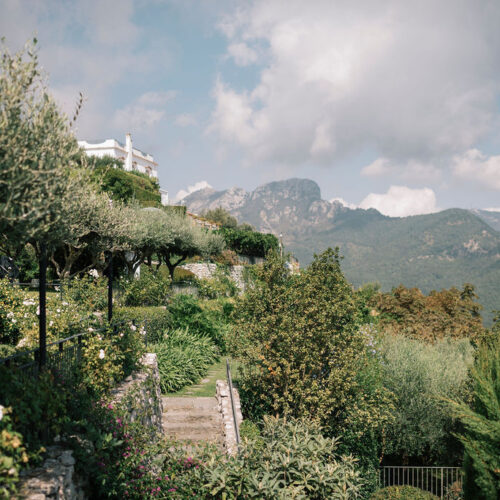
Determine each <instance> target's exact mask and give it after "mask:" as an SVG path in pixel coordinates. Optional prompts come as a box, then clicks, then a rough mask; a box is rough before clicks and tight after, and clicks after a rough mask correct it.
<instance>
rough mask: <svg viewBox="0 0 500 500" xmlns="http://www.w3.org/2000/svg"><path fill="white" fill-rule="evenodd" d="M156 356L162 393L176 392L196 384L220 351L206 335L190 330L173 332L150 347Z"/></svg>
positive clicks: (216, 358)
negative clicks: (193, 332) (194, 333)
mask: <svg viewBox="0 0 500 500" xmlns="http://www.w3.org/2000/svg"><path fill="white" fill-rule="evenodd" d="M152 350H153V352H155V353H156V355H157V357H158V369H159V371H160V386H161V390H162V392H163V393H167V392H175V391H178V390H179V389H182V388H183V387H184V386H186V385H189V384H193V383H195V382H198V380H199V379H200V378H201V377H203V376H204V375H205V374H206V372H207V370H208V367H209V366H211V365H212V364H213V363H215V362H216V361H217V360H218V358H219V351H218V349H217V347H216V346H215V345H214V344H213V343H212V341H211V339H210V338H209V337H206V336H200V335H193V334H192V333H191V332H190V331H189V330H187V329H186V330H174V331H171V332H170V333H169V334H166V335H165V336H164V338H163V340H162V341H161V342H160V343H158V344H155V345H154V346H153V348H152Z"/></svg>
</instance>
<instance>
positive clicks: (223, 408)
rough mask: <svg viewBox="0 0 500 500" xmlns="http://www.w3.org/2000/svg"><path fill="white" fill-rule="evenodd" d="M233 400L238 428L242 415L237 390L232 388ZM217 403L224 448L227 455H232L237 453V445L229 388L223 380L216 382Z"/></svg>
mask: <svg viewBox="0 0 500 500" xmlns="http://www.w3.org/2000/svg"><path fill="white" fill-rule="evenodd" d="M233 398H234V406H235V410H236V421H237V422H238V427H239V426H240V425H241V422H243V415H242V414H241V404H240V395H239V394H238V390H237V389H235V388H234V387H233ZM217 403H218V404H219V412H220V413H221V414H222V422H223V425H224V446H225V448H226V452H227V454H228V455H234V454H236V452H237V451H238V444H237V442H236V429H235V428H234V419H233V409H232V407H231V398H230V396H229V386H228V384H227V382H226V381H224V380H217Z"/></svg>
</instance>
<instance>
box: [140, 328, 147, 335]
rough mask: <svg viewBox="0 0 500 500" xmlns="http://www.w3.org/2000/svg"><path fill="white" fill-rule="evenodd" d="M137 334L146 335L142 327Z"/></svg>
mask: <svg viewBox="0 0 500 500" xmlns="http://www.w3.org/2000/svg"><path fill="white" fill-rule="evenodd" d="M139 333H140V334H141V335H146V329H145V328H144V327H143V326H141V329H140V330H139Z"/></svg>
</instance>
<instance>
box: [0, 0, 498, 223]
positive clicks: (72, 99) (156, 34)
mask: <svg viewBox="0 0 500 500" xmlns="http://www.w3.org/2000/svg"><path fill="white" fill-rule="evenodd" d="M0 12H1V15H0V36H3V37H5V44H6V46H7V47H8V48H9V49H10V50H11V51H15V50H19V49H20V48H21V47H22V46H23V44H24V43H25V42H26V41H27V40H29V39H31V38H33V37H34V36H36V38H37V40H38V48H39V60H40V64H41V66H42V67H43V68H44V70H45V72H46V74H47V78H48V85H49V88H50V90H51V92H52V93H53V95H54V97H55V98H56V99H57V101H58V102H59V103H60V105H61V107H62V109H63V110H64V111H65V112H66V113H68V114H69V115H72V113H73V110H74V108H75V106H76V102H77V100H78V95H79V92H82V93H83V94H84V96H85V101H84V105H83V109H82V111H81V114H80V116H79V118H78V121H77V127H76V131H77V136H78V139H81V140H88V141H93V140H98V139H106V138H111V137H113V138H116V139H118V140H120V141H121V142H124V140H125V134H126V133H127V132H130V133H131V134H132V138H133V141H134V146H135V147H137V148H139V149H141V150H142V151H146V152H148V153H150V154H152V155H153V156H154V158H155V160H156V161H157V162H158V164H159V179H160V184H161V187H162V188H164V189H167V190H168V191H169V193H170V197H171V199H175V198H176V196H177V194H178V193H179V195H178V197H182V196H183V195H185V194H187V193H189V192H191V191H193V190H195V189H200V188H202V187H205V186H207V185H210V186H212V187H213V188H214V189H217V190H222V189H227V188H229V187H232V186H239V187H242V188H244V189H246V190H252V189H254V188H255V187H257V186H258V185H261V184H264V183H266V182H270V181H274V180H281V179H287V178H291V177H300V178H309V179H313V180H314V181H316V182H317V183H318V184H319V186H320V188H321V192H322V196H323V198H324V199H329V200H331V199H339V200H342V201H343V203H345V204H346V205H348V206H352V207H358V206H359V207H361V208H369V207H374V208H377V209H379V210H380V211H381V212H382V213H385V214H387V215H392V216H405V215H416V214H420V213H430V212H435V211H438V210H441V209H445V208H450V207H462V208H483V209H496V210H499V211H500V126H499V125H500V64H498V62H499V61H500V30H499V29H498V26H500V2H499V1H497V0H492V1H488V0H469V1H465V0H440V1H439V2H436V1H435V0H431V1H428V0H421V1H419V2H401V1H400V0H394V1H392V0H386V1H369V0H366V1H363V0H361V1H358V2H352V1H350V0H345V1H344V0H325V1H323V0H308V1H304V0H283V1H281V0H254V1H253V0H247V1H237V0H43V1H40V0H0Z"/></svg>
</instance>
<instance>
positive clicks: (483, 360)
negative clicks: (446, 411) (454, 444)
mask: <svg viewBox="0 0 500 500" xmlns="http://www.w3.org/2000/svg"><path fill="white" fill-rule="evenodd" d="M471 373H472V379H473V401H472V404H471V405H470V406H469V405H467V404H464V403H463V402H461V401H460V400H459V399H458V398H457V399H458V401H457V402H455V403H452V411H453V414H454V416H455V417H457V418H458V419H459V420H460V422H461V423H462V426H463V428H462V429H461V431H460V432H459V433H458V435H457V437H458V438H459V439H460V441H461V442H462V444H463V445H464V448H465V457H464V471H465V477H464V486H463V489H464V495H465V498H466V499H474V500H488V499H490V498H498V494H499V492H500V474H499V472H500V454H499V450H500V338H498V337H497V339H496V340H495V342H493V343H492V344H491V345H483V346H481V348H480V350H479V353H478V356H477V359H476V363H475V365H474V367H473V368H472V370H471Z"/></svg>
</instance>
